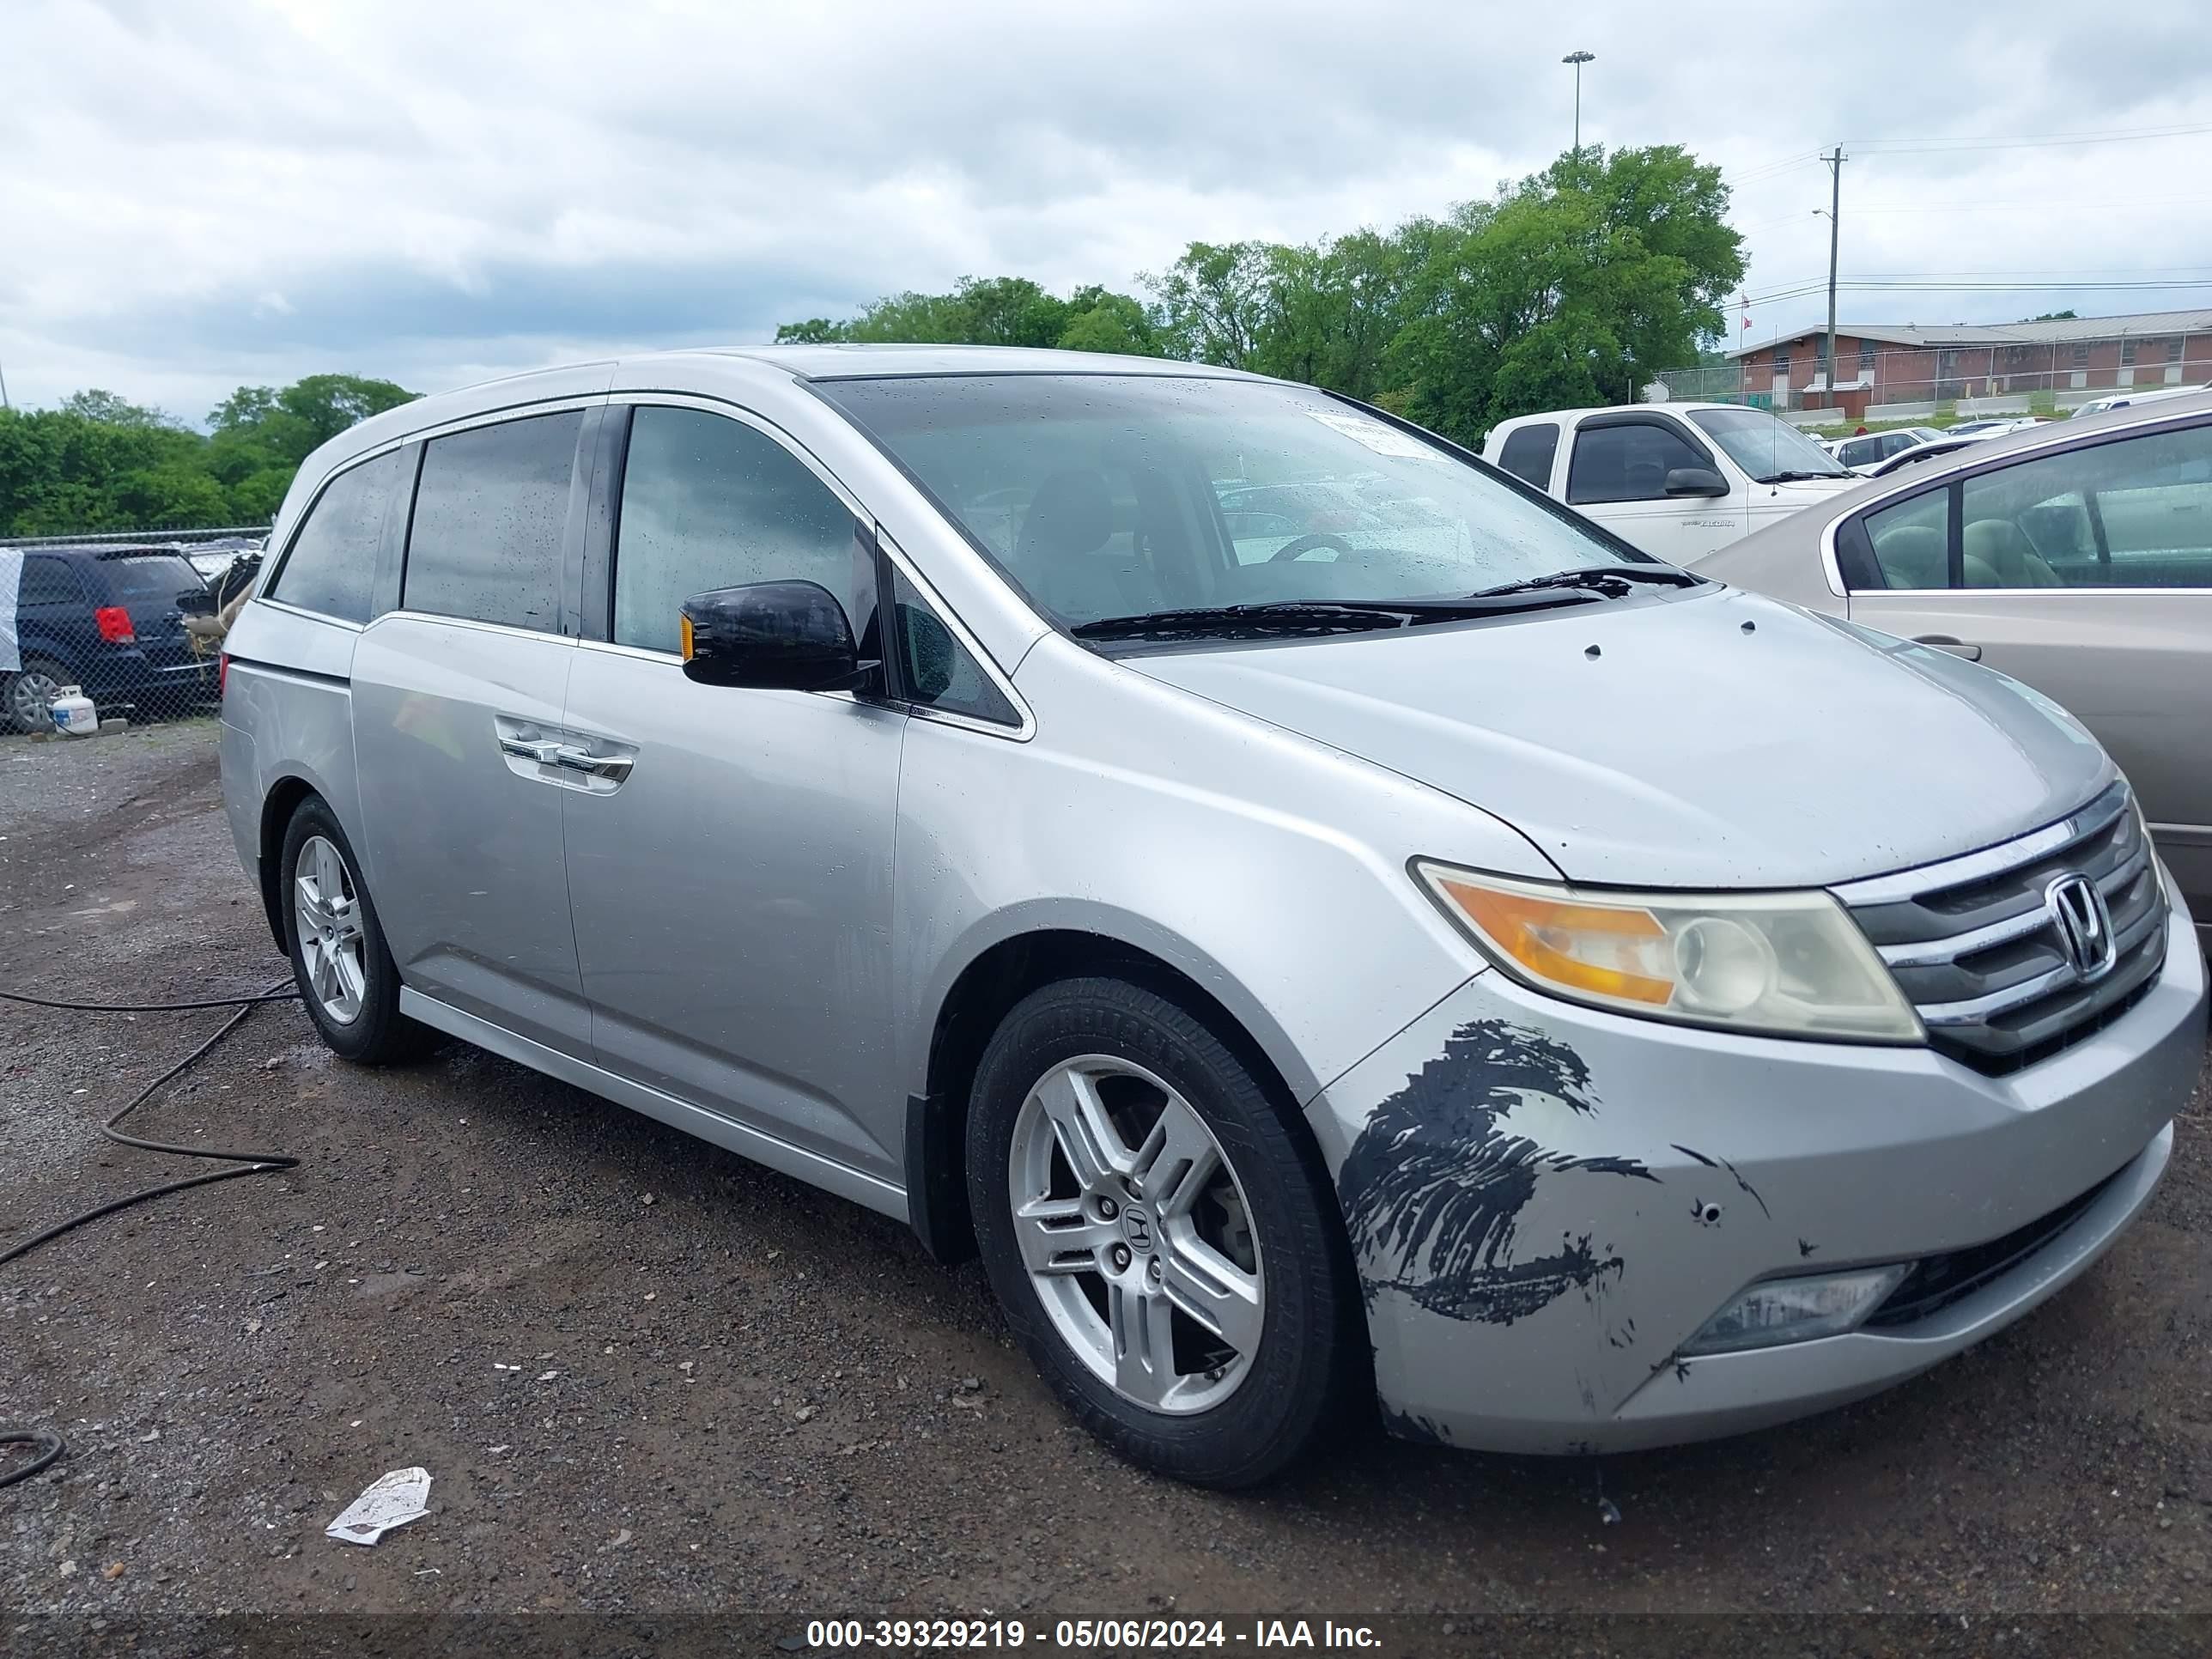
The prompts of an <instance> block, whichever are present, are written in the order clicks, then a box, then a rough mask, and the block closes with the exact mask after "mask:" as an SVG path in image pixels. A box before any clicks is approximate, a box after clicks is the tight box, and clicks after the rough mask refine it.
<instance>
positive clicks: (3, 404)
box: [0, 368, 15, 409]
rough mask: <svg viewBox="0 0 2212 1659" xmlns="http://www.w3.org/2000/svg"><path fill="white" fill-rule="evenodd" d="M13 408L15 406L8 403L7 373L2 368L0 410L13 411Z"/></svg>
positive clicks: (0, 375) (0, 370) (0, 374)
mask: <svg viewBox="0 0 2212 1659" xmlns="http://www.w3.org/2000/svg"><path fill="white" fill-rule="evenodd" d="M14 407H15V404H11V403H9V401H8V371H7V370H6V369H4V368H0V409H13V408H14Z"/></svg>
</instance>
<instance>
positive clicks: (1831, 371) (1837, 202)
mask: <svg viewBox="0 0 2212 1659" xmlns="http://www.w3.org/2000/svg"><path fill="white" fill-rule="evenodd" d="M1827 162H1828V407H1829V408H1831V409H1835V408H1838V407H1840V406H1841V402H1842V400H1841V398H1839V397H1838V394H1837V392H1836V240H1837V232H1838V215H1839V213H1840V211H1841V210H1842V208H1843V205H1844V147H1843V146H1842V145H1841V144H1838V145H1837V146H1836V153H1835V154H1834V155H1831V156H1829V157H1828V158H1827ZM1818 211H1819V209H1817V208H1816V209H1814V212H1818Z"/></svg>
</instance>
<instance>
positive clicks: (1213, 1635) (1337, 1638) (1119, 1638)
mask: <svg viewBox="0 0 2212 1659" xmlns="http://www.w3.org/2000/svg"><path fill="white" fill-rule="evenodd" d="M1033 1642H1034V1643H1035V1644H1036V1645H1037V1646H1038V1647H1040V1648H1042V1647H1045V1646H1046V1645H1048V1643H1049V1645H1050V1646H1051V1647H1053V1648H1055V1649H1060V1650H1065V1651H1071V1652H1080V1651H1087V1650H1109V1651H1114V1652H1128V1651H1131V1650H1156V1651H1161V1652H1179V1651H1183V1650H1199V1649H1206V1648H1239V1647H1242V1648H1251V1649H1275V1648H1334V1649H1344V1650H1362V1651H1369V1652H1372V1651H1376V1650H1379V1649H1380V1648H1381V1647H1382V1645H1383V1642H1382V1638H1381V1637H1380V1636H1379V1635H1378V1634H1377V1633H1376V1631H1375V1630H1374V1629H1373V1628H1372V1627H1371V1626H1366V1625H1356V1624H1339V1623H1337V1622H1336V1621H1335V1620H1333V1619H1322V1620H1310V1619H1248V1620H1243V1621H1240V1622H1234V1623H1232V1622H1231V1621H1230V1620H1222V1619H1060V1620H1054V1622H1053V1624H1052V1626H1051V1627H1050V1630H1049V1632H1048V1631H1047V1627H1046V1626H1044V1625H1043V1624H1042V1623H1039V1624H1037V1625H1036V1626H1034V1627H1032V1626H1030V1624H1029V1623H1027V1622H1026V1621H1025V1620H1019V1619H992V1618H982V1619H872V1620H864V1619H817V1620H809V1621H808V1623H807V1626H806V1646H807V1648H808V1649H809V1650H823V1651H834V1650H837V1649H840V1648H852V1649H890V1650H919V1649H954V1648H967V1649H971V1650H972V1649H976V1648H1020V1647H1027V1646H1029V1645H1030V1644H1031V1643H1033Z"/></svg>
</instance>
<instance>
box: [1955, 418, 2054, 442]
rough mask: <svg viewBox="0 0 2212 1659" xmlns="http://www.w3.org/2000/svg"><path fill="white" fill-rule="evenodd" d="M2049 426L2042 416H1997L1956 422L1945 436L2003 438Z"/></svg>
mask: <svg viewBox="0 0 2212 1659" xmlns="http://www.w3.org/2000/svg"><path fill="white" fill-rule="evenodd" d="M2049 424H2050V422H2048V421H2046V420H2045V418H2044V417H2043V416H2040V415H2020V416H1995V417H1993V418H1991V419H1990V420H1985V421H1954V422H1952V423H1951V424H1950V425H1949V426H1948V427H1946V428H1944V429H1943V434H1944V436H1946V437H1949V438H2002V437H2003V436H2005V435H2007V434H2008V433H2013V432H2030V431H2033V430H2034V428H2037V427H2039V426H2047V425H2049Z"/></svg>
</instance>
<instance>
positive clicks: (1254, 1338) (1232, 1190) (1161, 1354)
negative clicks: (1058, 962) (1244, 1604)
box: [968, 979, 1358, 1486]
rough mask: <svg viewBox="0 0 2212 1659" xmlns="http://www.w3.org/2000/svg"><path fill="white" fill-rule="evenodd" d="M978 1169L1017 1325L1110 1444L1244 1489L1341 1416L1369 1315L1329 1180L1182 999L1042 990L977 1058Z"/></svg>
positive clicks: (1090, 985)
mask: <svg viewBox="0 0 2212 1659" xmlns="http://www.w3.org/2000/svg"><path fill="white" fill-rule="evenodd" d="M968 1167H969V1196H970V1200H971V1204H972V1207H973V1210H974V1213H975V1225H976V1234H977V1237H978V1241H979V1243H980V1244H981V1249H982V1253H983V1257H984V1261H985V1263H986V1265H987V1267H988V1269H989V1271H990V1274H991V1279H992V1284H993V1285H994V1288H995V1289H996V1291H998V1294H999V1297H1000V1301H1001V1302H1002V1303H1003V1304H1005V1305H1006V1310H1007V1315H1008V1318H1009V1320H1010V1322H1012V1325H1013V1327H1014V1329H1015V1332H1016V1334H1017V1335H1018V1337H1019V1338H1020V1340H1021V1341H1022V1342H1023V1345H1024V1346H1025V1347H1026V1348H1027V1349H1028V1351H1029V1352H1030V1357H1031V1358H1033V1359H1034V1360H1035V1361H1036V1364H1037V1366H1038V1368H1039V1370H1042V1373H1043V1374H1044V1376H1045V1378H1046V1380H1047V1381H1048V1383H1051V1385H1052V1386H1053V1388H1054V1391H1055V1392H1056V1393H1057V1394H1058V1395H1060V1398H1061V1399H1062V1401H1064V1402H1066V1405H1067V1406H1068V1407H1069V1408H1070V1409H1071V1410H1073V1412H1074V1413H1075V1414H1076V1416H1077V1417H1078V1418H1079V1419H1081V1420H1082V1421H1083V1422H1084V1423H1085V1425H1086V1426H1087V1427H1089V1428H1090V1429H1091V1431H1093V1432H1094V1433H1096V1434H1097V1435H1098V1436H1099V1437H1101V1438H1103V1439H1104V1440H1105V1441H1106V1442H1107V1443H1109V1444H1110V1445H1112V1446H1114V1447H1115V1449H1118V1450H1120V1451H1121V1452H1122V1453H1123V1454H1124V1455H1127V1456H1128V1457H1130V1458H1131V1459H1133V1461H1135V1462H1139V1463H1141V1464H1143V1465H1145V1466H1146V1467H1147V1468H1153V1469H1157V1470H1158V1471H1159V1472H1161V1473H1163V1474H1172V1475H1176V1476H1179V1477H1181V1478H1182V1479H1185V1480H1196V1481H1200V1482H1204V1483H1206V1484H1208V1485H1214V1486H1247V1485H1249V1484H1251V1483H1253V1482H1255V1481H1257V1480H1264V1479H1266V1478H1267V1476H1268V1475H1270V1474H1273V1473H1275V1472H1276V1471H1277V1470H1278V1469H1279V1468H1282V1467H1283V1466H1284V1465H1285V1463H1287V1462H1290V1461H1291V1459H1293V1458H1295V1457H1296V1456H1297V1455H1298V1454H1299V1453H1300V1452H1301V1451H1303V1450H1304V1449H1305V1447H1306V1446H1307V1445H1308V1444H1309V1443H1310V1442H1311V1441H1312V1439H1313V1438H1314V1437H1315V1435H1316V1432H1317V1431H1319V1430H1320V1429H1321V1427H1322V1425H1323V1424H1324V1423H1325V1422H1326V1421H1327V1420H1328V1419H1329V1417H1330V1416H1331V1414H1332V1407H1334V1405H1335V1404H1336V1402H1337V1401H1338V1398H1339V1395H1340V1389H1341V1388H1342V1387H1343V1386H1344V1383H1345V1377H1346V1371H1347V1370H1348V1366H1347V1364H1346V1352H1347V1349H1346V1345H1347V1343H1350V1342H1352V1341H1353V1340H1356V1335H1357V1321H1358V1314H1357V1311H1356V1309H1354V1308H1352V1307H1351V1306H1349V1305H1347V1304H1348V1302H1349V1298H1348V1297H1346V1294H1345V1291H1344V1290H1343V1288H1342V1276H1341V1275H1340V1273H1339V1271H1338V1267H1337V1265H1336V1252H1335V1250H1334V1245H1333V1243H1332V1239H1333V1235H1332V1233H1331V1231H1330V1229H1329V1224H1328V1207H1327V1206H1328V1204H1329V1203H1330V1201H1331V1200H1330V1199H1329V1196H1328V1189H1327V1188H1326V1186H1325V1185H1324V1184H1322V1182H1321V1181H1320V1180H1319V1178H1318V1176H1317V1174H1316V1170H1315V1168H1314V1160H1313V1159H1312V1158H1310V1156H1309V1155H1308V1154H1307V1153H1306V1152H1304V1150H1303V1149H1302V1148H1301V1147H1300V1146H1299V1145H1298V1144H1297V1141H1296V1140H1295V1139H1293V1136H1292V1133H1291V1128H1290V1127H1289V1126H1288V1125H1287V1124H1286V1123H1285V1121H1284V1117H1283V1115H1282V1114H1281V1112H1279V1110H1278V1109H1276V1107H1275V1105H1274V1104H1273V1102H1272V1101H1271V1100H1270V1099H1269V1097H1268V1095H1267V1091H1266V1090H1265V1089H1263V1088H1262V1087H1261V1085H1260V1084H1259V1083H1258V1082H1256V1081H1255V1079H1254V1078H1253V1077H1252V1075H1251V1073H1250V1072H1249V1070H1248V1069H1247V1068H1246V1067H1245V1066H1244V1065H1243V1064H1242V1063H1241V1062H1240V1061H1239V1060H1238V1059H1237V1056H1236V1054H1234V1053H1233V1052H1231V1049H1230V1048H1228V1046H1227V1045H1226V1044H1225V1043H1224V1042H1221V1040H1220V1039H1219V1038H1218V1036H1215V1034H1214V1033H1213V1031H1212V1030H1210V1029H1209V1028H1208V1026H1207V1025H1206V1024H1205V1023H1204V1022H1203V1021H1201V1020H1200V1019H1199V1018H1195V1017H1194V1015H1193V1014H1192V1013H1191V1012H1188V1010H1187V1009H1185V1008H1183V1007H1182V1006H1180V1005H1179V1004H1177V1003H1176V1002H1174V1001H1171V1000H1168V999H1167V998H1164V997H1162V996H1160V995H1158V994H1155V993H1153V992H1152V991H1150V990H1147V989H1145V988H1143V987H1139V986H1135V985H1132V984H1129V983H1127V982H1125V981H1118V980H1107V979H1089V980H1074V981H1066V982H1064V983H1061V984H1059V985H1054V986H1048V987H1045V988H1044V989H1042V990H1041V991H1038V992H1036V993H1035V994H1032V995H1031V996H1030V997H1029V998H1028V999H1026V1000H1024V1001H1023V1002H1022V1003H1021V1004H1020V1005H1018V1006H1017V1007H1016V1008H1015V1009H1014V1010H1013V1012H1012V1013H1010V1014H1009V1015H1008V1016H1007V1017H1006V1021H1005V1023H1004V1024H1002V1025H1001V1026H1000V1030H999V1031H998V1033H997V1035H996V1036H994V1038H993V1040H992V1042H991V1044H990V1046H989V1048H987V1050H986V1051H985V1054H984V1056H983V1060H982V1062H981V1066H979V1067H978V1070H977V1074H976V1082H975V1094H974V1096H973V1097H972V1103H971V1106H970V1109H969V1160H968Z"/></svg>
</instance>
